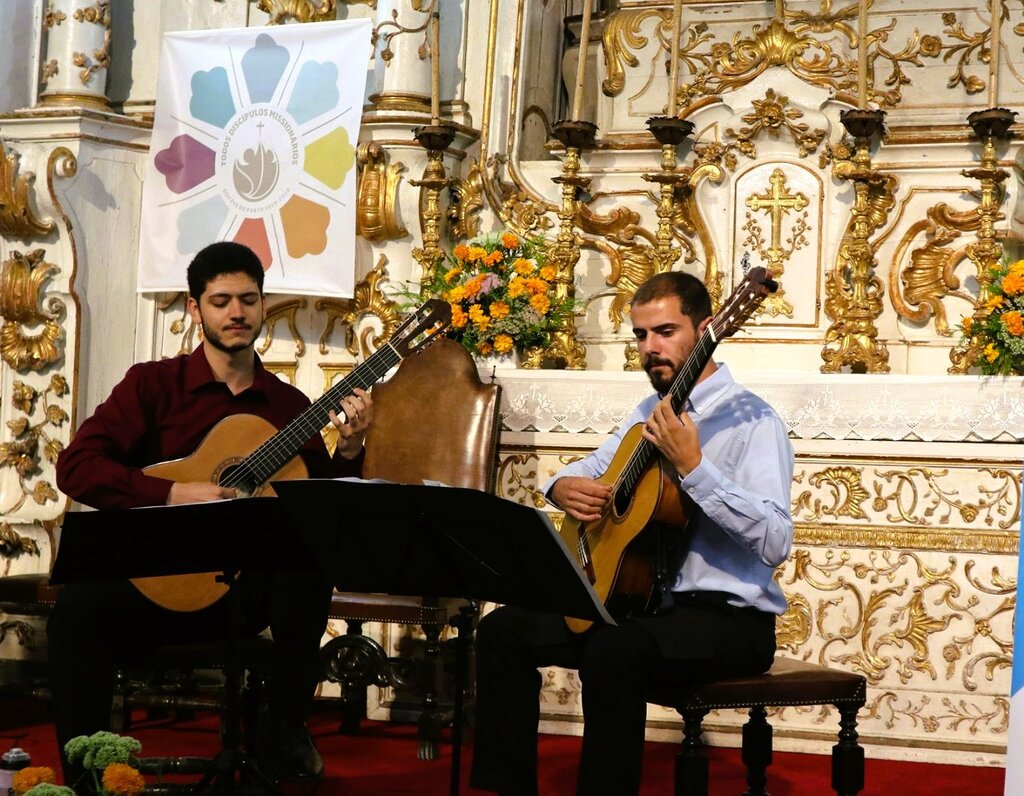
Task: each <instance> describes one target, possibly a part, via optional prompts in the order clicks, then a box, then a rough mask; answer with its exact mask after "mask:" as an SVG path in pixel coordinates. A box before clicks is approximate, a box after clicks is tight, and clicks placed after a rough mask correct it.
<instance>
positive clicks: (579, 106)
mask: <svg viewBox="0 0 1024 796" xmlns="http://www.w3.org/2000/svg"><path fill="white" fill-rule="evenodd" d="M591 5H592V3H591V0H587V4H586V5H585V6H583V28H582V29H581V30H580V50H579V56H578V58H577V61H576V91H575V93H574V94H573V95H572V118H573V119H579V118H580V115H581V113H582V111H583V81H584V79H585V76H586V73H587V51H588V50H589V49H590V7H591Z"/></svg>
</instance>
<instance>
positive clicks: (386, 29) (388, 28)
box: [371, 0, 438, 68]
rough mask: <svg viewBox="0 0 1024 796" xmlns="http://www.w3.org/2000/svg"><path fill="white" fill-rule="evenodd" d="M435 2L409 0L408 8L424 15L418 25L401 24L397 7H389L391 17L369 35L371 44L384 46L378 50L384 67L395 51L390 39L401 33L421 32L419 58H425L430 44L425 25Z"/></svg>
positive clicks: (433, 0) (387, 64)
mask: <svg viewBox="0 0 1024 796" xmlns="http://www.w3.org/2000/svg"><path fill="white" fill-rule="evenodd" d="M437 2H438V0H411V2H410V8H411V9H412V10H413V11H419V12H421V13H422V14H423V15H424V17H423V24H422V25H420V26H418V27H406V26H405V25H402V24H401V23H400V22H399V21H398V9H397V8H393V9H391V19H390V20H385V21H384V22H381V23H380V24H379V25H378V26H377V27H375V28H374V29H373V34H372V36H371V42H372V43H373V46H374V47H376V46H377V42H378V41H383V42H384V46H383V47H382V48H381V51H380V57H381V58H382V59H383V60H384V66H385V68H387V67H389V66H391V60H392V59H393V58H394V57H395V53H394V51H392V49H391V40H392V39H394V38H395V37H396V36H401V35H402V34H403V33H420V32H421V31H422V32H423V42H422V43H421V44H420V46H419V58H420V60H421V61H423V60H426V58H427V57H428V56H429V53H430V44H429V42H428V41H427V38H428V31H427V27H428V26H429V25H430V19H431V15H432V14H433V13H434V9H435V6H436V5H437Z"/></svg>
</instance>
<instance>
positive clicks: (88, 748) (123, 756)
mask: <svg viewBox="0 0 1024 796" xmlns="http://www.w3.org/2000/svg"><path fill="white" fill-rule="evenodd" d="M140 751H142V744H140V743H139V742H138V741H137V740H135V739H134V738H132V737H130V736H127V735H117V734H115V733H112V732H97V733H93V734H92V735H79V736H78V737H76V738H72V739H71V740H70V741H68V742H67V743H66V744H65V745H64V754H66V755H67V757H68V760H70V761H71V762H73V763H81V765H82V767H83V768H84V769H85V776H91V777H92V779H93V783H94V786H95V792H96V793H98V794H102V796H139V794H140V793H142V789H143V788H144V787H145V786H146V782H145V780H144V779H143V778H142V774H140V773H139V771H138V769H136V768H135V767H134V766H133V765H131V764H132V763H134V762H135V760H136V755H138V753H139V752H140ZM56 781H57V777H56V776H55V775H54V772H53V769H52V768H47V767H45V766H35V767H30V768H23V769H21V770H20V771H18V772H17V773H15V775H14V776H13V778H12V783H11V784H12V786H13V788H14V792H15V793H16V794H18V796H75V791H74V790H73V789H72V788H69V787H65V786H62V785H55V784H54V783H55V782H56ZM75 784H77V783H72V785H75Z"/></svg>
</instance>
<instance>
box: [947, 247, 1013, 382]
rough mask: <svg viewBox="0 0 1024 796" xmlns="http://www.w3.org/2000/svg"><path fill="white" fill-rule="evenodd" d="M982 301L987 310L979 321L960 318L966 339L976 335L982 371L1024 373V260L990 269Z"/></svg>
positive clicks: (987, 372)
mask: <svg viewBox="0 0 1024 796" xmlns="http://www.w3.org/2000/svg"><path fill="white" fill-rule="evenodd" d="M989 276H990V277H991V282H990V283H989V284H988V285H987V286H986V288H985V292H984V295H983V296H982V297H981V298H983V299H984V304H983V305H982V306H983V307H984V308H985V309H987V310H988V311H989V314H988V316H987V317H986V318H985V319H984V321H983V322H982V323H980V324H979V323H977V321H976V320H975V318H973V317H971V316H967V317H965V318H964V319H963V320H962V321H961V322H960V331H961V332H962V334H963V339H964V341H965V342H967V341H969V340H970V339H971V338H974V337H976V338H978V339H979V340H981V341H982V342H983V343H984V344H985V347H984V348H983V349H982V352H981V360H980V362H979V364H980V366H981V372H982V373H985V374H989V375H992V374H1004V375H1010V374H1021V373H1024V260H1017V261H1016V262H1013V263H1011V262H1009V261H1005V262H1002V263H1000V264H998V265H996V266H995V267H994V268H992V269H991V271H989Z"/></svg>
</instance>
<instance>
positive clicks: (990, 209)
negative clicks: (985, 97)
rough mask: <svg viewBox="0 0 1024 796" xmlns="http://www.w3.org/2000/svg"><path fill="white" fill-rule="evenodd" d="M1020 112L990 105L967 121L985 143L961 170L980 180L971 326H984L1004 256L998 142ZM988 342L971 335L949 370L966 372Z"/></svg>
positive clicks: (971, 253)
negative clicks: (974, 161)
mask: <svg viewBox="0 0 1024 796" xmlns="http://www.w3.org/2000/svg"><path fill="white" fill-rule="evenodd" d="M1016 115H1017V114H1016V113H1014V112H1013V111H1010V110H1007V109H1006V108H989V109H987V110H983V111H975V112H974V113H972V114H970V115H969V116H968V117H967V123H968V124H969V125H970V126H971V129H972V130H973V131H974V134H975V135H976V136H977V137H978V138H979V139H980V140H981V142H982V150H981V163H980V164H979V165H978V168H976V169H966V170H964V171H963V172H961V173H962V174H963V175H964V176H965V177H971V178H972V179H976V180H978V182H979V183H981V203H980V204H979V205H978V208H977V214H978V224H979V226H978V240H977V241H976V242H975V243H972V244H971V245H969V246H968V247H967V257H968V258H969V259H970V261H971V262H972V263H974V267H975V270H976V272H977V277H978V304H977V306H976V307H975V309H974V315H973V316H971V328H972V329H982V328H984V326H985V321H986V320H987V319H988V316H989V313H991V312H992V310H991V308H990V307H986V306H985V301H984V298H985V292H986V288H987V287H988V286H989V285H990V284H991V282H992V277H991V275H990V272H991V270H992V268H994V267H995V266H996V265H997V264H998V263H999V260H1000V259H1001V258H1002V256H1003V247H1002V245H1001V244H1000V243H999V241H997V240H996V230H995V222H996V221H997V220H1001V219H1002V218H1004V217H1005V216H1004V215H1003V213H1002V212H1001V208H1002V205H1003V198H1004V196H1005V193H1006V192H1005V191H1004V189H1003V182H1004V181H1005V180H1006V178H1007V177H1009V176H1010V175H1009V174H1008V173H1007V172H1006V170H1004V169H1001V168H999V160H998V158H997V157H996V141H997V140H999V141H1007V140H1009V139H1010V138H1011V134H1010V125H1011V124H1013V119H1014V117H1015V116H1016ZM984 348H985V342H984V341H983V340H982V339H981V338H980V337H979V336H978V335H977V334H972V335H971V336H970V338H969V339H967V340H965V341H964V342H963V343H961V344H960V345H958V346H957V347H956V348H954V349H953V350H951V351H950V352H949V361H950V362H952V363H953V364H952V365H951V366H950V367H949V370H948V372H949V373H966V372H967V371H968V369H969V368H970V367H971V366H972V365H974V364H976V363H977V361H978V357H980V356H981V352H982V349H984Z"/></svg>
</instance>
